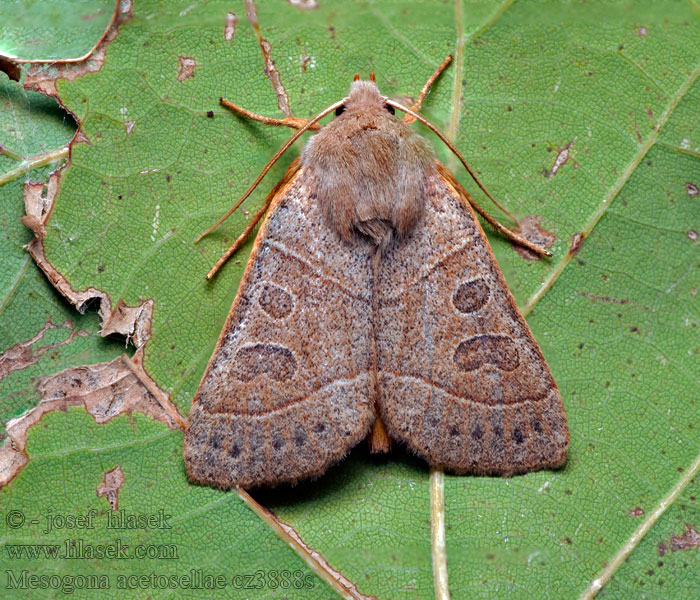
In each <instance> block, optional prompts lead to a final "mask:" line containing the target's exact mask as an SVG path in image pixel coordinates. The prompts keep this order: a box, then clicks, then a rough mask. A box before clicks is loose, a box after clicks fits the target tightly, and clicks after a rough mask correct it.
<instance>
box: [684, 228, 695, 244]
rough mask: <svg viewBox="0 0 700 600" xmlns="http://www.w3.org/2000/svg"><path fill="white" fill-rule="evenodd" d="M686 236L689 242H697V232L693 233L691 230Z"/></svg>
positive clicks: (693, 230)
mask: <svg viewBox="0 0 700 600" xmlns="http://www.w3.org/2000/svg"><path fill="white" fill-rule="evenodd" d="M685 235H686V236H688V239H689V240H690V241H691V242H697V241H698V232H697V231H695V229H691V230H690V231H689V232H688V233H686V234H685Z"/></svg>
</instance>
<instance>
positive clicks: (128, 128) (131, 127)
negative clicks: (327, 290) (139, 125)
mask: <svg viewBox="0 0 700 600" xmlns="http://www.w3.org/2000/svg"><path fill="white" fill-rule="evenodd" d="M134 125H136V121H126V122H125V123H124V129H126V135H129V134H130V133H131V132H132V131H133V130H134Z"/></svg>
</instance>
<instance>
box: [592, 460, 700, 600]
mask: <svg viewBox="0 0 700 600" xmlns="http://www.w3.org/2000/svg"><path fill="white" fill-rule="evenodd" d="M698 472H700V454H698V456H697V457H696V458H695V460H694V461H693V463H692V464H691V465H690V467H688V469H687V470H686V472H685V473H684V474H683V477H681V478H680V479H679V480H678V482H677V483H676V485H674V486H673V489H672V490H671V491H670V492H669V494H668V495H667V496H666V497H665V498H664V499H663V500H661V502H659V503H658V504H657V505H656V506H655V507H654V510H652V511H651V512H650V513H649V516H648V517H647V518H646V519H644V521H643V522H642V523H641V524H640V525H639V527H637V529H636V531H635V532H634V533H633V534H632V535H631V536H630V538H629V539H628V540H627V541H626V542H625V543H624V545H623V546H622V548H620V549H619V550H618V552H617V554H615V556H614V557H613V559H612V560H611V561H610V562H609V563H608V565H607V566H606V567H605V568H604V569H603V571H602V572H601V573H600V575H598V577H596V578H595V579H594V580H593V581H591V583H590V585H589V586H588V587H587V588H586V591H585V592H584V593H583V594H582V595H581V598H580V600H592V599H593V598H595V597H596V595H597V594H598V592H599V591H600V590H601V588H602V587H603V586H604V585H605V584H606V583H608V581H610V579H611V578H612V576H613V575H614V574H615V572H616V571H617V569H618V568H619V567H620V565H622V563H624V562H625V561H626V560H627V557H628V556H629V555H630V554H631V553H632V551H633V550H634V549H635V548H636V547H637V546H638V545H639V542H641V541H642V538H643V537H644V536H645V535H646V534H647V533H648V531H649V530H650V529H651V528H652V527H653V526H654V525H655V524H656V522H657V521H658V520H659V519H660V518H661V515H663V514H664V513H665V512H666V509H668V507H669V506H671V505H672V504H673V503H674V502H675V501H676V498H678V496H679V495H680V493H681V492H682V491H683V490H684V489H685V488H686V487H687V485H688V483H690V481H691V480H692V479H693V478H694V477H695V476H696V475H697V474H698Z"/></svg>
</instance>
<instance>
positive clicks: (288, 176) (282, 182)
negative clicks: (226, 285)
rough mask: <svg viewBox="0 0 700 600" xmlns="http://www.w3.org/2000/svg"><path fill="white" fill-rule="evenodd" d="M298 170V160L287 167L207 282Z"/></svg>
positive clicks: (208, 276) (211, 271)
mask: <svg viewBox="0 0 700 600" xmlns="http://www.w3.org/2000/svg"><path fill="white" fill-rule="evenodd" d="M298 170H299V159H298V158H297V159H295V160H294V161H293V162H292V164H291V165H289V169H287V172H286V173H285V174H284V177H282V179H280V181H279V183H278V184H277V185H276V186H275V187H274V188H272V190H271V191H270V193H269V194H268V195H267V197H266V198H265V203H264V204H263V205H262V206H261V207H260V209H259V210H258V212H256V213H255V214H254V215H253V218H252V219H251V220H250V223H248V225H246V227H245V229H244V230H243V231H242V232H241V235H239V236H238V237H237V238H236V241H235V242H233V244H231V245H230V246H229V248H228V250H226V252H224V253H223V254H222V255H221V258H219V260H217V261H216V264H215V265H214V266H213V267H212V268H211V269H210V270H209V273H207V275H206V277H205V279H206V280H207V281H209V280H210V279H211V278H212V277H214V275H216V274H217V273H218V272H219V269H221V267H223V266H224V263H225V262H226V261H227V260H228V259H229V258H231V256H232V255H233V253H234V252H236V250H238V249H239V248H240V247H241V246H242V245H243V244H244V243H245V241H246V240H247V239H248V236H249V235H250V232H251V231H253V229H255V226H256V225H257V224H258V223H259V222H260V219H262V218H263V217H264V216H265V213H266V212H267V209H268V208H269V207H270V204H271V203H272V201H273V200H274V198H275V196H276V195H277V192H278V191H279V190H280V189H281V188H282V187H283V186H284V185H286V184H287V183H288V182H289V181H290V179H291V178H292V177H294V175H296V173H297V171H298ZM216 225H218V223H216V224H215V225H214V226H213V227H210V228H209V229H208V230H207V231H205V232H204V233H203V234H202V235H201V236H200V238H201V237H202V236H204V235H206V234H207V233H208V232H209V231H210V230H211V229H213V228H214V227H216Z"/></svg>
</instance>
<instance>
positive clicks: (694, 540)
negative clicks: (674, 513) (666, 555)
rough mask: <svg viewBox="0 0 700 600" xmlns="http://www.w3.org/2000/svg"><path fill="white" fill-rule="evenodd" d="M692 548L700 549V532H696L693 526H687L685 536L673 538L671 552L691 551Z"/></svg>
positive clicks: (674, 536)
mask: <svg viewBox="0 0 700 600" xmlns="http://www.w3.org/2000/svg"><path fill="white" fill-rule="evenodd" d="M690 548H700V532H699V531H696V530H695V529H694V528H693V526H692V525H689V524H688V523H686V524H685V531H684V532H683V535H681V536H678V535H672V536H671V550H672V551H673V552H675V551H676V550H689V549H690Z"/></svg>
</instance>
